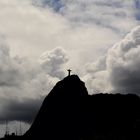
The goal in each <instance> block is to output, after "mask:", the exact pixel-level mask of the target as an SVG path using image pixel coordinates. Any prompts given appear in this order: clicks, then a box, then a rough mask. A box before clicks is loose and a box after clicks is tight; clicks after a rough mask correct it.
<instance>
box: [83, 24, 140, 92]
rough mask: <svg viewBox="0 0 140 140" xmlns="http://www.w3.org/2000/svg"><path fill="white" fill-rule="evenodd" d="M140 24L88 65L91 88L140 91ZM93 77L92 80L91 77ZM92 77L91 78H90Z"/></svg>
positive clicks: (88, 81)
mask: <svg viewBox="0 0 140 140" xmlns="http://www.w3.org/2000/svg"><path fill="white" fill-rule="evenodd" d="M139 70H140V26H138V27H136V28H134V29H133V30H132V31H131V32H130V33H128V34H127V35H126V37H125V38H124V39H123V40H122V41H120V42H119V43H117V44H115V45H114V46H113V47H112V48H110V49H109V50H108V53H107V55H106V56H105V57H102V58H101V59H100V60H98V61H97V62H95V63H93V64H89V66H88V67H87V73H88V74H87V75H86V76H85V77H84V78H85V80H87V83H89V84H88V86H89V88H90V89H92V88H93V89H95V91H96V90H97V91H100V92H107V91H109V92H121V93H128V92H129V93H137V94H139V93H140V76H139V75H140V71H139ZM90 77H92V80H91V79H90ZM89 79H90V80H89Z"/></svg>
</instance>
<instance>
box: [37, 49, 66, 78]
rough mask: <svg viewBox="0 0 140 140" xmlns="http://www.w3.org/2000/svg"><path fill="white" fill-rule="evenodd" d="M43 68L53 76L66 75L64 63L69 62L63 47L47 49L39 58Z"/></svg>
mask: <svg viewBox="0 0 140 140" xmlns="http://www.w3.org/2000/svg"><path fill="white" fill-rule="evenodd" d="M39 61H40V63H41V66H42V68H43V69H44V70H45V71H46V72H47V73H48V74H49V75H50V76H53V77H58V78H60V79H62V78H63V77H64V75H65V74H64V71H63V65H64V64H65V63H66V62H68V58H67V55H66V52H65V50H64V49H62V48H61V47H58V48H55V49H53V50H52V51H47V52H45V53H43V54H42V55H41V56H40V59H39Z"/></svg>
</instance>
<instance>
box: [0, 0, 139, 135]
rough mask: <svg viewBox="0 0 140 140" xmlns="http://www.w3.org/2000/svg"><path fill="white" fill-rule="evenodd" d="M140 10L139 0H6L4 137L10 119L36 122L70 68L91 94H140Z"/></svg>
mask: <svg viewBox="0 0 140 140" xmlns="http://www.w3.org/2000/svg"><path fill="white" fill-rule="evenodd" d="M139 9H140V1H139V0H123V1H122V0H86V1H85V0H24V1H21V0H12V1H11V0H1V1H0V10H1V12H0V114H1V115H0V122H1V127H0V129H1V132H0V136H2V135H3V131H2V128H3V122H4V121H5V119H7V120H9V121H19V120H22V121H23V122H26V123H29V124H30V123H31V122H32V119H33V118H34V116H35V114H36V112H37V110H38V109H39V107H40V104H41V102H42V100H43V99H44V97H45V96H46V95H47V94H48V92H49V91H50V90H51V89H52V88H53V86H54V84H55V83H56V82H57V81H59V80H61V79H63V78H64V77H65V76H66V75H67V72H66V69H67V68H71V69H72V70H73V73H74V74H78V75H79V76H80V77H81V79H82V80H84V81H85V82H86V86H87V87H88V91H89V93H90V94H94V93H96V92H113V93H115V92H121V93H128V92H133V93H137V94H139V91H140V89H139V87H140V76H139V75H140V74H139V69H140V26H139V23H140V21H139V20H140V10H139ZM15 124H16V123H11V124H10V126H11V127H12V126H13V125H15ZM10 126H9V127H10ZM24 127H28V125H25V124H24ZM12 130H13V129H12Z"/></svg>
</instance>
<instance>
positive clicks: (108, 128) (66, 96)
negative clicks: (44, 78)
mask: <svg viewBox="0 0 140 140" xmlns="http://www.w3.org/2000/svg"><path fill="white" fill-rule="evenodd" d="M9 139H10V138H9ZM11 139H12V138H11ZM15 139H24V140H26V139H30V140H31V139H33V140H35V139H38V140H139V139H140V98H139V97H138V96H136V95H133V94H127V95H121V94H96V95H88V92H87V89H86V87H85V84H84V82H82V81H81V80H80V79H79V77H78V76H77V75H71V76H67V77H66V78H64V79H63V80H62V81H60V82H58V83H57V84H56V85H55V86H54V88H53V89H52V91H51V92H50V93H49V94H48V96H47V97H46V98H45V100H44V102H43V104H42V106H41V108H40V110H39V112H38V114H37V116H36V118H35V120H34V122H33V124H32V125H31V127H30V129H29V130H28V131H27V132H26V133H25V134H24V135H23V136H22V137H20V138H15Z"/></svg>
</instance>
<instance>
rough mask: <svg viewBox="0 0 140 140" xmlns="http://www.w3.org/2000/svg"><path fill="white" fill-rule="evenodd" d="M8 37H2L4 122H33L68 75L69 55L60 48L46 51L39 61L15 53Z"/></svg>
mask: <svg viewBox="0 0 140 140" xmlns="http://www.w3.org/2000/svg"><path fill="white" fill-rule="evenodd" d="M9 48H10V47H9V45H8V44H6V39H5V38H3V37H1V38H0V114H1V115H0V122H1V123H3V122H4V121H5V120H8V121H19V120H21V121H24V122H27V123H31V122H32V121H33V119H34V117H35V114H36V113H37V111H38V109H39V107H40V105H41V103H42V100H43V99H44V98H45V96H46V95H47V94H48V93H49V91H50V90H51V89H52V88H53V86H54V85H55V83H56V82H57V81H59V80H60V77H61V78H63V77H64V71H63V65H64V64H66V63H67V61H68V57H67V54H66V52H65V50H64V49H62V48H60V47H58V48H55V49H53V50H52V51H48V52H47V51H46V52H45V53H43V54H42V55H41V56H40V58H39V62H40V63H38V62H37V61H36V63H33V62H32V61H30V60H29V59H27V58H23V57H20V56H15V57H13V56H11V54H10V49H9Z"/></svg>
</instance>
